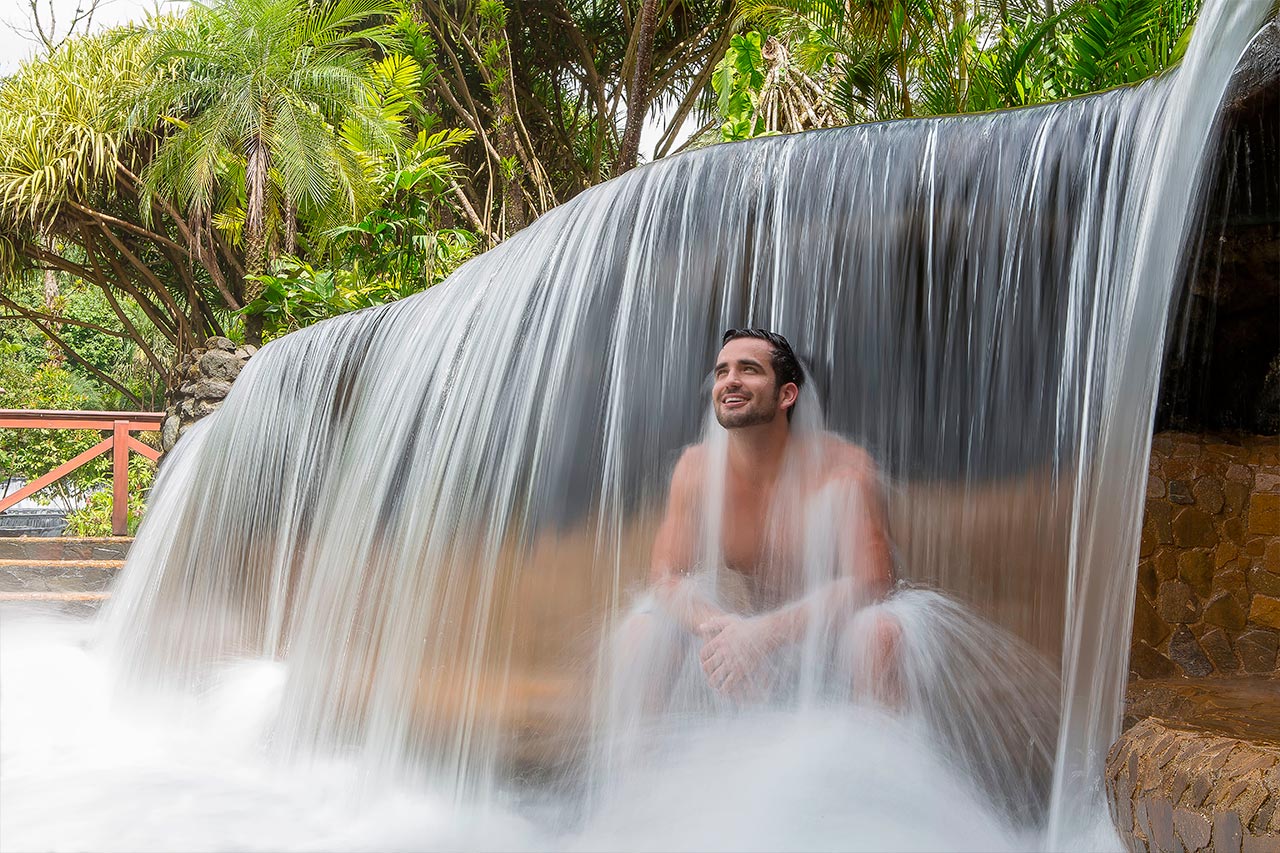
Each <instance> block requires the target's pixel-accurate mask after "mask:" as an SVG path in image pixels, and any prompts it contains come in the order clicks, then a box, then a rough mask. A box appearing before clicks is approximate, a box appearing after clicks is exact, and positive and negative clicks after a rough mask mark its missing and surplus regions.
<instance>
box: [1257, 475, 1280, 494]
mask: <svg viewBox="0 0 1280 853" xmlns="http://www.w3.org/2000/svg"><path fill="white" fill-rule="evenodd" d="M1255 480H1256V481H1255V483H1254V486H1253V489H1254V491H1257V492H1280V471H1265V470H1260V471H1258V475H1257V477H1256V478H1255Z"/></svg>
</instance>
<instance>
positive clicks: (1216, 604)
mask: <svg viewBox="0 0 1280 853" xmlns="http://www.w3.org/2000/svg"><path fill="white" fill-rule="evenodd" d="M1204 621H1205V622H1208V623H1209V624H1210V625H1217V626H1219V627H1222V628H1230V629H1231V630H1233V631H1238V630H1240V629H1241V628H1243V627H1244V626H1245V621H1246V620H1245V613H1244V608H1243V607H1241V606H1240V604H1239V602H1237V601H1236V599H1235V596H1233V595H1231V593H1228V592H1222V593H1219V594H1218V596H1217V597H1216V598H1214V599H1213V600H1212V601H1210V602H1209V606H1208V607H1206V608H1205V609H1204Z"/></svg>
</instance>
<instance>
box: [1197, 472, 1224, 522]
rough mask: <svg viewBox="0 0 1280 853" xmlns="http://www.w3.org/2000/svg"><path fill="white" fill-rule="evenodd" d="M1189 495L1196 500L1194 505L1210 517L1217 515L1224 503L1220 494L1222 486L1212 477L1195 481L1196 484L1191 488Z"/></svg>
mask: <svg viewBox="0 0 1280 853" xmlns="http://www.w3.org/2000/svg"><path fill="white" fill-rule="evenodd" d="M1191 494H1192V496H1193V497H1194V498H1195V499H1196V505H1197V506H1199V507H1200V508H1201V509H1203V510H1204V511H1205V512H1207V513H1209V514H1210V515H1217V514H1218V513H1219V512H1221V511H1222V507H1223V505H1224V504H1225V503H1226V498H1225V497H1224V496H1223V494H1222V484H1221V483H1220V482H1218V480H1217V479H1216V478H1214V477H1202V478H1200V479H1199V480H1196V484H1195V485H1194V486H1192V487H1191Z"/></svg>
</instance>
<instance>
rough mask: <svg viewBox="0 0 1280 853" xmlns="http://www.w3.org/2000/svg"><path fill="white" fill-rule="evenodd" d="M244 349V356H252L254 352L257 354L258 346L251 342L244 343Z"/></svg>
mask: <svg viewBox="0 0 1280 853" xmlns="http://www.w3.org/2000/svg"><path fill="white" fill-rule="evenodd" d="M244 351H245V356H246V357H248V358H252V357H253V356H254V355H255V354H257V352H258V348H257V347H255V346H254V345H253V344H245V345H244Z"/></svg>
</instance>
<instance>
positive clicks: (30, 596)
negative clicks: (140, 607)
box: [0, 592, 111, 604]
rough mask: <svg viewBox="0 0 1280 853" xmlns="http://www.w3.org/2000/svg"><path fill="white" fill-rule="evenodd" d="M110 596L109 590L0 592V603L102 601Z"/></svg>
mask: <svg viewBox="0 0 1280 853" xmlns="http://www.w3.org/2000/svg"><path fill="white" fill-rule="evenodd" d="M110 597H111V593H109V592H0V604H27V603H35V602H41V603H44V602H53V603H63V602H78V601H89V602H102V601H106V600H107V599H108V598H110Z"/></svg>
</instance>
